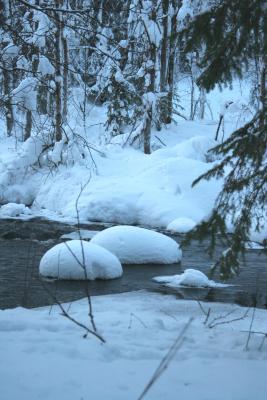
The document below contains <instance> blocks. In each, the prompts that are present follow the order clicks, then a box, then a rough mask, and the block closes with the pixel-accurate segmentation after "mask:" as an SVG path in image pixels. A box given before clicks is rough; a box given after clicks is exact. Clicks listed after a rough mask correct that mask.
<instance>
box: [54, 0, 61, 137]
mask: <svg viewBox="0 0 267 400" xmlns="http://www.w3.org/2000/svg"><path fill="white" fill-rule="evenodd" d="M55 5H56V8H59V7H60V6H61V2H60V1H59V0H56V1H55ZM54 15H55V21H56V33H55V67H56V68H55V70H56V71H55V75H56V76H55V81H56V82H55V84H56V89H55V106H56V113H55V134H56V141H57V142H59V141H60V140H61V139H62V99H61V96H62V75H61V66H60V62H61V29H62V25H61V16H60V13H58V12H55V13H54Z"/></svg>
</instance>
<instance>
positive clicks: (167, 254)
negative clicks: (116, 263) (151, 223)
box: [91, 226, 182, 264]
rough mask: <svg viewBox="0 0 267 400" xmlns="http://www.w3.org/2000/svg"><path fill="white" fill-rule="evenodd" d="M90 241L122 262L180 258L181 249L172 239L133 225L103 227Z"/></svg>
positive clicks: (162, 262) (174, 260)
mask: <svg viewBox="0 0 267 400" xmlns="http://www.w3.org/2000/svg"><path fill="white" fill-rule="evenodd" d="M91 243H94V244H97V245H99V246H102V247H104V248H105V249H107V250H109V251H110V252H112V253H113V254H115V255H116V256H117V257H118V258H119V260H120V261H121V262H122V263H124V264H146V263H153V264H172V263H176V262H178V261H180V260H181V258H182V251H181V249H180V247H179V245H178V244H177V243H176V242H175V241H174V240H173V239H171V238H169V237H168V236H166V235H163V234H161V233H158V232H155V231H151V230H148V229H144V228H138V227H135V226H114V227H111V228H108V229H105V230H103V231H101V232H99V233H97V234H96V235H95V236H94V237H93V239H92V240H91Z"/></svg>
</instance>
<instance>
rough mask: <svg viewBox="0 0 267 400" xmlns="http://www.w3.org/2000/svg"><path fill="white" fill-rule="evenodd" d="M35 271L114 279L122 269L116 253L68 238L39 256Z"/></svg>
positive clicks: (46, 274) (52, 275)
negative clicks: (38, 263)
mask: <svg viewBox="0 0 267 400" xmlns="http://www.w3.org/2000/svg"><path fill="white" fill-rule="evenodd" d="M83 255H84V257H83ZM39 271H40V274H41V275H43V276H46V277H51V278H56V279H75V280H79V279H88V280H94V279H114V278H119V277H120V276H121V275H122V272H123V271H122V266H121V263H120V261H119V260H118V258H117V257H116V256H114V255H113V254H111V253H110V252H109V251H107V250H105V249H104V248H103V247H100V246H97V245H96V244H91V243H88V242H86V241H83V240H71V241H68V242H65V243H60V244H57V245H56V246H54V247H52V249H50V250H48V251H47V252H46V253H45V254H44V256H43V257H42V259H41V261H40V266H39Z"/></svg>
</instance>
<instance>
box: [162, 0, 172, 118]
mask: <svg viewBox="0 0 267 400" xmlns="http://www.w3.org/2000/svg"><path fill="white" fill-rule="evenodd" d="M169 4H170V1H169V0H163V1H162V13H163V18H162V25H163V33H162V41H161V53H160V92H161V94H163V93H166V92H167V87H166V85H167V53H168V17H169V15H168V12H169ZM160 121H161V122H163V123H165V124H166V123H168V121H169V119H168V117H167V96H163V97H162V98H161V100H160Z"/></svg>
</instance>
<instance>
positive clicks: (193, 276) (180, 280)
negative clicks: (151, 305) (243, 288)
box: [153, 268, 229, 288]
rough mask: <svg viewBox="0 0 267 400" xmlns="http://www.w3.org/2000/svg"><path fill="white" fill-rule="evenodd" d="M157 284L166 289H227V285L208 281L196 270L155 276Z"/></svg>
mask: <svg viewBox="0 0 267 400" xmlns="http://www.w3.org/2000/svg"><path fill="white" fill-rule="evenodd" d="M153 280H154V281H156V282H158V283H163V284H164V286H168V287H174V288H175V287H180V286H189V287H196V288H206V287H211V288H214V287H227V286H229V285H226V284H223V283H217V282H214V281H212V280H210V279H209V278H208V277H207V276H206V275H205V274H204V273H203V272H201V271H199V270H197V269H191V268H190V269H186V270H185V271H184V272H183V273H182V274H181V275H169V276H156V277H155V278H153Z"/></svg>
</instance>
